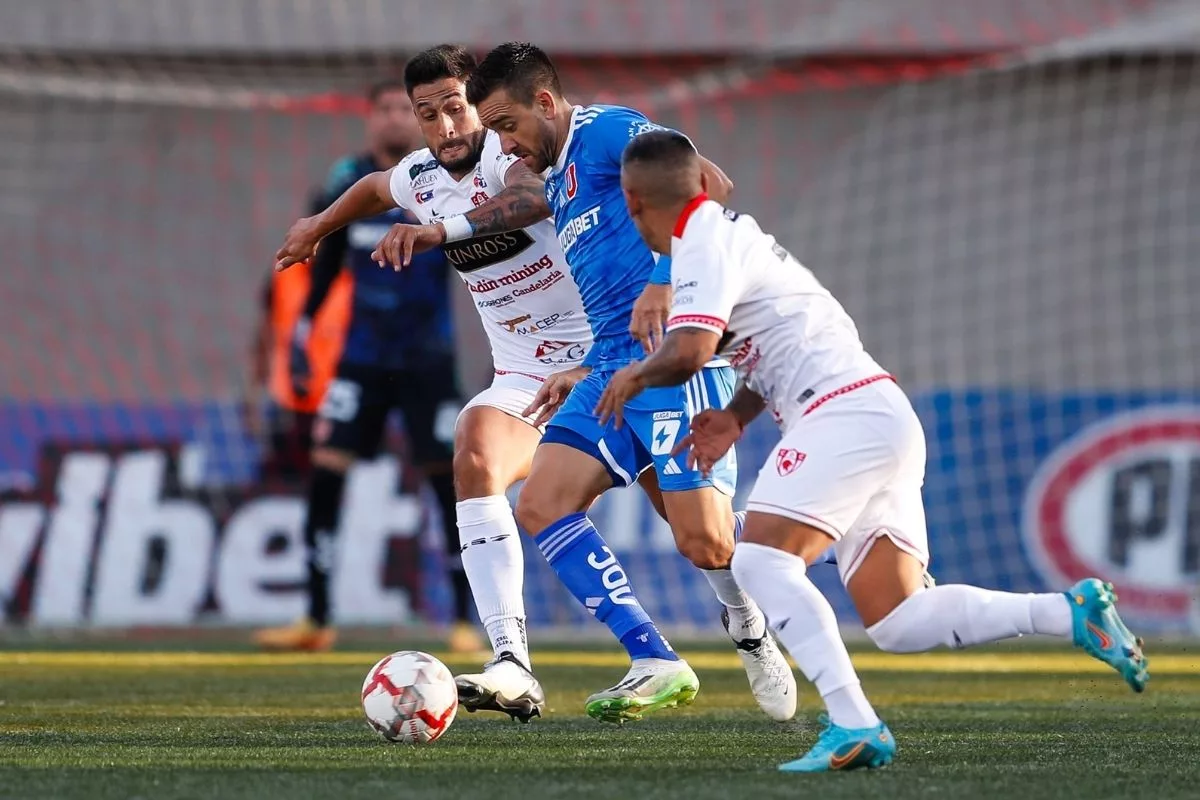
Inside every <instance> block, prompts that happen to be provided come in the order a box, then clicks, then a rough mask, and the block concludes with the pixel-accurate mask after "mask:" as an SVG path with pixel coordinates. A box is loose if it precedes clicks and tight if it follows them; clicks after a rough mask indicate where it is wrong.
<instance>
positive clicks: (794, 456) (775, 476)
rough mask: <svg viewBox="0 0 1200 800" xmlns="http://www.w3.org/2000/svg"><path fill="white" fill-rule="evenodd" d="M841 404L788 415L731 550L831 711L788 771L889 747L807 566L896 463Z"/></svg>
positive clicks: (861, 759)
mask: <svg viewBox="0 0 1200 800" xmlns="http://www.w3.org/2000/svg"><path fill="white" fill-rule="evenodd" d="M850 396H852V395H848V396H847V397H850ZM839 400H845V398H839ZM844 411H845V409H837V408H835V406H834V404H833V403H831V404H829V405H828V406H827V407H826V408H823V409H822V411H821V413H820V414H814V415H812V416H810V417H804V418H801V419H800V420H798V421H796V422H795V423H793V425H792V427H791V428H790V429H789V430H788V431H787V433H786V434H785V435H784V437H783V439H782V440H781V441H780V443H779V445H778V446H777V449H776V451H775V452H773V453H772V454H771V455H770V456H769V457H768V459H767V462H766V463H765V464H764V465H763V467H762V469H761V470H760V471H759V474H758V478H757V480H756V482H755V484H754V490H753V491H752V492H751V495H750V498H749V501H748V503H747V510H748V512H749V513H748V514H747V517H746V526H745V532H744V533H743V536H742V539H741V541H740V542H738V545H737V548H736V549H735V552H734V556H733V571H734V574H735V575H736V576H737V578H738V580H739V582H740V584H741V585H742V586H744V587H746V590H747V592H748V593H749V594H750V596H751V597H753V598H754V599H755V601H757V603H758V604H759V606H760V607H761V608H762V610H763V613H765V614H766V616H767V619H768V620H769V624H770V626H771V629H772V630H773V631H774V632H775V635H776V636H777V637H779V640H780V641H781V642H782V643H783V644H784V646H785V647H786V648H787V649H788V652H790V653H791V655H792V658H793V660H794V661H795V662H796V664H797V665H798V666H799V667H800V671H801V672H803V673H804V675H805V677H807V678H808V680H809V681H810V682H812V683H813V685H814V686H815V687H816V689H817V691H818V693H819V694H820V695H821V699H822V700H823V702H824V703H825V708H826V711H827V713H828V716H829V725H828V727H827V728H826V729H825V730H824V731H823V732H822V734H821V735H820V737H819V738H818V740H817V743H816V744H815V745H814V746H813V747H812V749H811V750H810V751H809V752H808V753H807V755H805V756H804V757H802V758H800V759H798V760H796V761H793V762H789V763H788V764H784V765H783V766H782V767H781V769H784V770H786V771H802V772H814V771H816V772H819V771H826V770H831V769H849V768H854V767H860V766H879V765H881V764H886V763H888V762H889V761H890V760H891V758H892V755H893V754H894V752H895V743H894V741H893V740H892V737H891V733H890V732H889V731H888V730H887V728H886V726H884V725H883V724H882V723H881V722H880V721H879V719H878V717H877V716H876V714H875V712H874V710H873V709H872V708H871V705H870V703H869V702H868V701H867V699H866V697H865V695H864V694H863V691H862V687H861V685H860V684H859V680H858V676H857V675H856V673H855V671H854V667H853V665H852V664H851V662H850V656H849V654H848V653H847V651H846V647H845V645H844V644H843V642H842V640H841V636H840V634H839V632H838V626H837V619H836V617H835V615H834V612H833V608H832V607H831V606H830V605H829V601H828V600H826V599H825V597H824V595H822V594H821V592H820V590H818V589H817V587H816V586H815V585H814V584H813V583H812V581H811V580H810V579H809V577H808V568H809V565H810V564H812V563H815V562H816V561H817V560H818V559H819V558H820V555H821V554H822V553H823V552H824V551H825V550H827V549H828V547H829V545H830V544H831V543H839V542H840V541H841V540H842V539H843V538H844V536H845V532H846V531H847V530H848V529H849V528H850V527H851V526H852V525H853V523H854V521H855V520H856V519H857V518H858V517H859V516H860V515H861V513H862V509H863V508H864V507H865V506H866V504H867V502H868V501H869V500H870V498H871V496H872V494H874V493H875V492H876V491H877V489H878V486H879V485H881V484H883V483H884V482H885V481H886V480H888V479H889V478H890V477H891V476H892V474H893V473H894V471H895V467H894V461H895V459H894V456H893V454H892V452H891V449H890V447H889V446H888V443H887V441H886V440H884V439H882V438H881V437H879V436H878V435H877V434H875V433H874V431H873V430H871V428H870V427H868V426H867V425H864V424H861V420H860V419H859V418H858V417H856V416H853V415H850V416H847V417H845V418H844V419H839V416H840V415H841V414H840V412H844ZM801 448H803V449H801ZM835 546H837V544H835ZM841 560H842V559H840V558H839V562H841Z"/></svg>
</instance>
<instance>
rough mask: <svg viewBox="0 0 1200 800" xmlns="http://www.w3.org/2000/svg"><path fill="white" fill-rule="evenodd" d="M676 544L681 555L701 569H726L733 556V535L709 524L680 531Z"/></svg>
mask: <svg viewBox="0 0 1200 800" xmlns="http://www.w3.org/2000/svg"><path fill="white" fill-rule="evenodd" d="M675 545H676V547H677V548H678V550H679V554H680V555H682V556H683V557H684V558H686V559H687V560H688V561H690V562H692V564H693V565H695V566H696V567H699V568H700V569H726V568H727V567H728V566H729V562H730V560H731V559H732V558H733V537H732V536H731V535H726V534H725V533H723V532H722V531H720V530H717V529H715V528H709V527H707V526H697V527H695V528H690V529H684V530H681V531H679V532H678V533H677V534H676V537H675Z"/></svg>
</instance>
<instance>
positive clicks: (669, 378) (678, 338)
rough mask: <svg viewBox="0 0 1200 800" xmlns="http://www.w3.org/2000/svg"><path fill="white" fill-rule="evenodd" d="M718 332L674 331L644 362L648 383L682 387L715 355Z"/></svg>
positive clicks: (643, 377)
mask: <svg viewBox="0 0 1200 800" xmlns="http://www.w3.org/2000/svg"><path fill="white" fill-rule="evenodd" d="M716 349H717V334H715V333H710V332H709V331H706V330H701V329H699V328H693V329H685V330H677V331H672V332H671V333H669V334H667V338H666V340H665V341H663V343H662V346H661V347H659V348H658V350H656V351H655V353H654V355H652V356H650V357H649V358H647V359H646V360H645V361H643V362H642V367H641V377H642V382H643V383H644V384H645V385H646V386H678V385H679V384H681V383H685V382H686V381H687V379H688V378H690V377H692V376H693V375H695V374H696V373H697V372H699V371H700V370H701V369H703V368H704V365H705V364H707V363H708V362H709V360H710V359H712V357H713V353H715V352H716Z"/></svg>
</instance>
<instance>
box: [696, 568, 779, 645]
mask: <svg viewBox="0 0 1200 800" xmlns="http://www.w3.org/2000/svg"><path fill="white" fill-rule="evenodd" d="M700 571H701V572H703V573H704V577H705V578H707V579H708V585H709V586H711V587H712V590H713V592H714V593H715V594H716V595H717V599H718V600H720V601H721V604H722V605H724V606H725V609H726V610H727V611H728V612H729V635H730V636H732V637H733V639H734V641H737V642H740V641H742V640H743V639H761V638H762V637H763V636H765V635H766V633H767V621H766V620H765V619H764V618H763V615H762V612H761V611H759V610H758V606H757V605H755V604H754V601H753V600H751V599H750V598H749V596H747V594H746V593H745V592H743V591H742V587H740V586H738V582H737V579H736V578H735V577H733V572H732V571H731V570H728V569H702V570H700Z"/></svg>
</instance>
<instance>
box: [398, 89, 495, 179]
mask: <svg viewBox="0 0 1200 800" xmlns="http://www.w3.org/2000/svg"><path fill="white" fill-rule="evenodd" d="M413 106H414V108H415V109H416V118H417V122H418V124H419V125H420V126H421V136H422V137H423V138H424V139H425V146H426V147H428V148H429V150H430V152H432V153H433V157H434V158H435V159H437V161H438V163H439V164H441V165H442V166H443V167H445V168H446V169H447V170H448V171H450V172H452V173H459V172H465V171H467V170H469V169H471V168H472V167H474V166H475V165H476V164H478V163H479V156H480V154H481V153H482V152H483V140H484V136H485V135H486V133H487V130H486V129H485V128H484V127H483V123H481V122H480V121H479V114H477V113H476V111H475V108H474V107H473V106H471V105H468V104H467V97H466V85H465V84H464V83H463V82H462V81H461V80H458V79H457V78H443V79H442V80H439V81H436V82H434V83H430V84H423V85H421V86H414V87H413Z"/></svg>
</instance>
